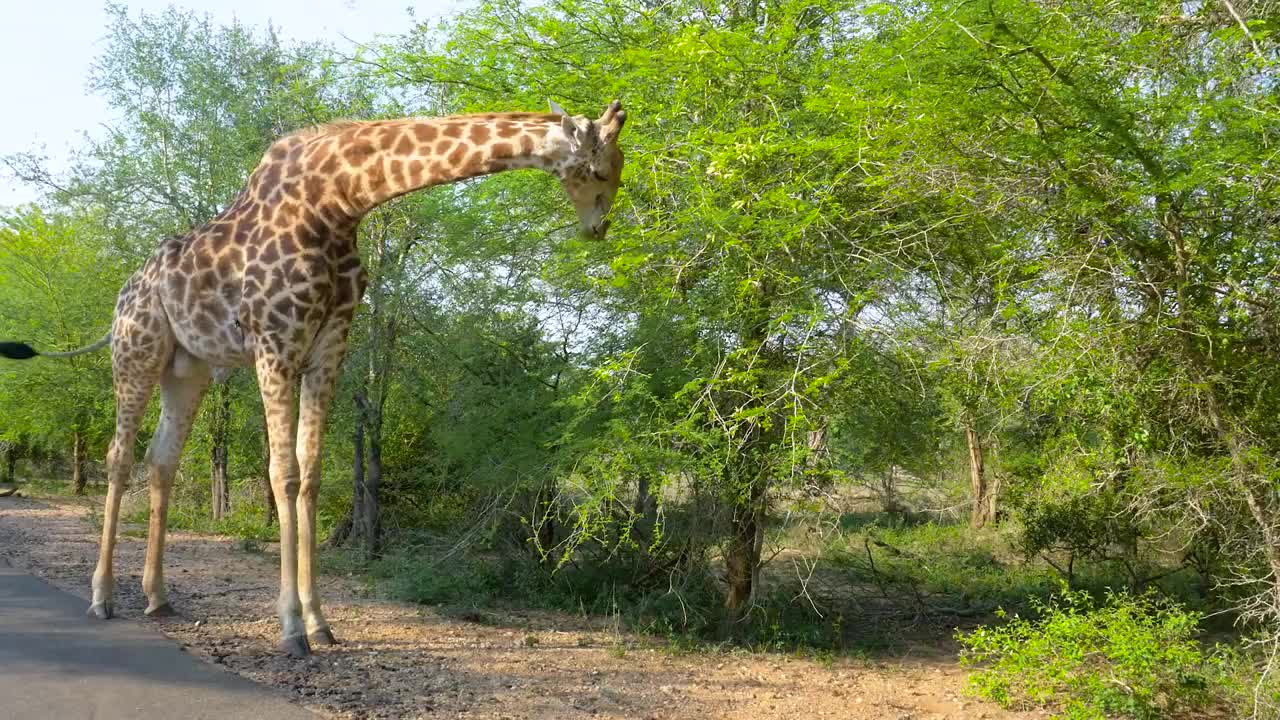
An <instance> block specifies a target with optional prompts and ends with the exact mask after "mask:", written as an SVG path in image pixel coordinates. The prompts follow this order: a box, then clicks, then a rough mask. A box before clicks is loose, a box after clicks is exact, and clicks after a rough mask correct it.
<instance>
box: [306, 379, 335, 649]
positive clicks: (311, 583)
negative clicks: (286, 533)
mask: <svg viewBox="0 0 1280 720" xmlns="http://www.w3.org/2000/svg"><path fill="white" fill-rule="evenodd" d="M340 360H341V358H340V357H339V358H338V359H337V361H340ZM337 361H334V362H328V363H325V364H324V365H322V366H321V367H313V368H312V369H310V370H308V371H307V372H306V373H305V374H304V375H303V376H302V398H301V400H300V402H299V412H298V466H299V468H300V469H301V475H302V485H301V487H300V488H299V492H298V595H299V598H300V600H301V601H302V618H303V620H304V622H305V623H306V628H307V638H308V639H309V640H310V641H311V643H312V644H313V645H333V644H335V643H336V642H337V640H335V639H334V637H333V631H332V630H330V629H329V623H328V621H326V620H325V619H324V613H323V612H321V610H320V595H319V593H318V592H317V591H316V577H315V553H316V495H317V493H319V491H320V448H321V442H322V440H323V438H324V424H325V418H326V417H327V416H328V412H329V404H330V401H331V400H332V399H333V386H334V381H335V379H336V377H337Z"/></svg>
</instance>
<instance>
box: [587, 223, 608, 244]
mask: <svg viewBox="0 0 1280 720" xmlns="http://www.w3.org/2000/svg"><path fill="white" fill-rule="evenodd" d="M609 224H610V223H609V221H608V220H601V221H600V222H599V224H596V225H592V226H591V229H590V230H587V231H586V233H585V234H586V236H587V238H588V239H590V240H603V239H604V236H605V233H607V232H609Z"/></svg>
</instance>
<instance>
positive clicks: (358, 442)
mask: <svg viewBox="0 0 1280 720" xmlns="http://www.w3.org/2000/svg"><path fill="white" fill-rule="evenodd" d="M362 397H363V391H361V392H357V393H356V429H355V433H354V434H353V435H352V438H351V440H352V445H353V447H354V452H353V453H352V456H353V457H354V461H353V462H352V463H351V513H350V518H351V519H350V526H349V527H348V528H347V535H348V537H347V538H344V539H343V540H340V541H335V543H334V544H337V543H338V542H345V541H346V540H347V539H350V540H351V542H352V544H355V545H360V544H362V543H363V540H362V538H363V537H364V470H365V463H364V447H365V441H364V408H363V406H361V404H360V402H361V401H360V398H362Z"/></svg>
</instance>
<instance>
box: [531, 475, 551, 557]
mask: <svg viewBox="0 0 1280 720" xmlns="http://www.w3.org/2000/svg"><path fill="white" fill-rule="evenodd" d="M555 505H556V493H555V484H554V482H552V481H549V480H548V481H544V482H543V484H542V486H541V487H540V488H538V496H537V497H536V498H535V499H534V506H535V507H534V517H535V518H538V520H537V522H536V526H537V532H536V533H535V536H536V538H537V544H538V547H537V550H538V555H539V557H541V558H542V562H543V563H546V564H552V557H551V554H550V553H549V552H548V551H549V550H551V548H553V547H555V545H556V511H555ZM539 513H540V514H541V515H539Z"/></svg>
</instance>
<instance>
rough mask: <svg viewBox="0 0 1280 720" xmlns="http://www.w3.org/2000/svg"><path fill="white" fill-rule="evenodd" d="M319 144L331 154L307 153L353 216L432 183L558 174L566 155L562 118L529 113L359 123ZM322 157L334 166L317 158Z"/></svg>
mask: <svg viewBox="0 0 1280 720" xmlns="http://www.w3.org/2000/svg"><path fill="white" fill-rule="evenodd" d="M320 147H321V148H327V149H328V150H330V152H329V153H324V152H322V151H317V152H314V153H313V152H304V158H311V157H313V158H315V159H316V160H317V161H319V162H317V163H316V165H317V166H318V167H316V169H317V170H319V171H320V172H321V173H322V174H327V175H329V176H330V177H332V178H333V183H334V184H333V186H332V188H333V198H334V200H335V201H336V202H338V203H340V204H342V205H344V206H345V207H344V210H345V211H346V213H347V214H348V215H349V216H350V217H352V218H353V219H358V218H359V217H362V216H363V215H364V214H365V213H368V212H369V211H370V210H372V209H374V208H375V207H377V206H379V205H381V204H382V203H384V202H386V201H388V200H390V199H392V198H395V197H398V196H400V195H403V194H405V193H408V192H412V191H414V190H418V189H421V188H425V187H431V186H433V185H441V184H444V183H451V182H456V181H458V180H464V179H466V178H472V177H478V176H480V175H488V174H491V173H495V172H501V171H503V170H512V169H518V168H542V169H544V170H548V171H554V169H555V167H556V166H557V164H558V163H559V162H560V161H562V160H563V159H564V158H565V157H566V155H567V153H568V141H567V140H566V138H565V136H564V132H563V131H562V130H561V126H560V119H559V118H558V117H556V116H554V115H538V114H530V113H510V114H494V115H455V116H450V117H443V118H430V119H405V120H387V121H376V122H367V123H355V124H352V125H350V126H347V127H344V128H342V129H340V130H338V131H337V132H336V133H333V134H332V140H331V141H329V142H324V143H321V144H320ZM325 155H328V157H336V158H337V159H338V161H337V163H336V164H335V163H334V162H333V161H331V160H329V159H328V158H325V159H324V160H320V159H321V158H322V157H324V156H325ZM304 163H306V164H308V165H310V164H311V163H307V162H306V160H305V159H304ZM326 166H329V167H326ZM327 170H332V171H334V172H332V173H329V172H326V171H327Z"/></svg>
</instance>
